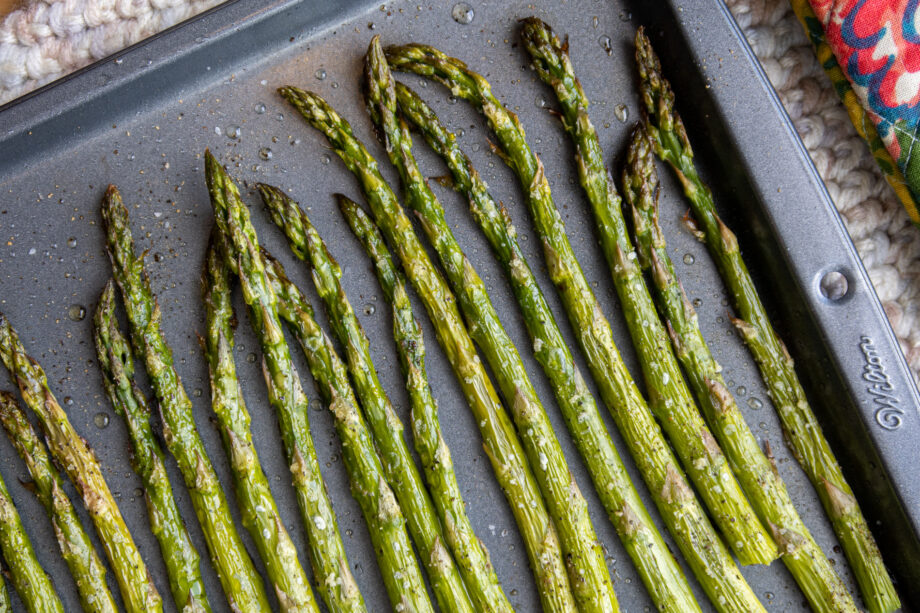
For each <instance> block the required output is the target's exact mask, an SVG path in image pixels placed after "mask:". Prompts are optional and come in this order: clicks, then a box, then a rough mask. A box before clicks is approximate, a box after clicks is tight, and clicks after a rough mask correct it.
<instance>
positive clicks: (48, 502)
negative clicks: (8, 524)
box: [0, 392, 118, 613]
mask: <svg viewBox="0 0 920 613" xmlns="http://www.w3.org/2000/svg"><path fill="white" fill-rule="evenodd" d="M0 422H2V423H3V427H4V429H5V430H6V433H7V435H8V436H9V437H10V441H11V442H12V443H13V447H15V448H16V452H17V453H18V454H19V457H21V458H22V459H23V461H24V462H25V463H26V467H27V468H28V469H29V474H30V475H31V476H32V482H31V483H30V484H29V485H30V486H31V487H30V489H31V490H32V491H33V492H34V493H35V495H36V496H37V497H38V499H39V501H40V502H41V503H42V506H44V507H45V511H46V512H47V513H48V517H49V518H50V519H51V524H52V525H53V526H54V535H55V537H56V538H57V541H58V546H59V547H60V549H61V556H62V557H63V558H64V561H65V562H66V563H67V568H68V569H70V574H71V575H72V576H73V579H74V582H75V583H76V585H77V592H78V593H79V595H80V604H81V605H82V606H83V610H84V611H86V612H87V613H90V612H93V613H105V612H111V613H116V612H117V611H118V607H117V605H116V604H115V599H114V598H112V594H111V592H109V588H108V586H107V585H106V582H105V566H103V564H102V560H100V559H99V555H98V554H97V553H96V550H95V549H94V548H93V543H92V541H90V538H89V535H88V534H87V533H86V531H85V530H84V529H83V525H82V524H81V523H80V518H79V517H77V513H76V511H75V510H74V508H73V505H72V504H71V503H70V499H69V498H67V494H66V493H65V492H64V488H63V486H62V483H61V477H60V475H59V474H58V472H57V469H55V468H54V466H52V464H51V459H50V458H49V457H48V452H47V450H46V449H45V445H44V443H42V442H41V440H40V439H39V438H38V435H37V434H36V433H35V431H34V430H33V429H32V425H31V424H30V423H29V422H28V420H27V419H26V416H25V413H23V411H22V409H20V408H19V406H18V405H17V403H16V399H15V398H14V397H13V395H12V394H10V393H9V392H0ZM0 610H2V607H0Z"/></svg>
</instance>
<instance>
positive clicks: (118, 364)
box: [93, 280, 210, 611]
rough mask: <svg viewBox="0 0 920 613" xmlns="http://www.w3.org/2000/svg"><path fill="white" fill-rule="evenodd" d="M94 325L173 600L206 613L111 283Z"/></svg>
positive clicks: (191, 548)
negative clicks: (126, 432) (120, 328)
mask: <svg viewBox="0 0 920 613" xmlns="http://www.w3.org/2000/svg"><path fill="white" fill-rule="evenodd" d="M93 324H94V326H93V333H94V338H95V341H96V356H97V357H98V358H99V366H100V368H101V369H102V377H103V385H104V387H105V391H106V393H107V394H108V396H109V399H110V400H111V402H112V406H113V407H115V411H116V412H117V413H118V414H119V415H121V416H122V417H123V418H124V419H125V421H126V422H127V424H128V435H129V436H130V437H131V444H132V445H133V447H134V457H133V465H134V471H135V472H136V473H137V474H138V476H140V478H141V481H143V483H144V491H145V498H146V501H147V513H148V515H149V516H150V527H151V529H152V530H153V535H154V536H155V537H156V538H157V541H158V542H159V544H160V553H161V554H162V555H163V560H164V561H165V562H166V574H167V577H168V578H169V589H170V591H171V592H172V595H173V600H174V601H175V603H176V607H177V608H178V609H179V610H181V611H209V610H210V605H209V604H208V599H207V595H206V594H205V589H204V582H203V581H202V579H201V570H200V567H199V564H200V562H201V558H200V557H199V555H198V551H197V550H196V549H195V545H194V544H193V543H192V539H191V537H190V536H189V534H188V531H187V530H186V529H185V522H184V521H183V520H182V515H181V514H180V513H179V508H178V507H177V506H176V501H175V498H174V496H173V491H172V485H171V484H170V482H169V476H168V475H167V474H166V465H165V464H164V463H163V451H162V450H161V449H160V445H159V443H157V441H156V438H154V434H153V430H152V428H151V427H150V409H149V407H148V406H147V399H146V398H145V397H144V394H143V392H141V391H140V389H138V387H137V385H136V384H135V383H134V361H133V360H132V358H131V349H130V348H129V346H128V342H127V340H126V339H125V337H124V336H123V335H122V333H121V330H119V327H118V320H117V319H116V316H115V283H114V282H113V281H112V280H109V282H108V283H106V285H105V289H104V290H103V291H102V296H101V297H100V298H99V305H98V306H97V307H96V313H95V316H94V318H93Z"/></svg>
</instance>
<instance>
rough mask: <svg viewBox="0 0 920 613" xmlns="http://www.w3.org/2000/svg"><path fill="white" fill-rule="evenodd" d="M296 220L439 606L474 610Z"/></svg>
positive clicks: (317, 257)
mask: <svg viewBox="0 0 920 613" xmlns="http://www.w3.org/2000/svg"><path fill="white" fill-rule="evenodd" d="M259 192H260V193H261V194H262V198H263V200H264V201H265V202H266V203H269V204H268V206H269V209H274V208H277V207H275V206H273V205H272V204H270V203H271V202H272V201H273V200H275V199H279V198H284V192H282V191H281V190H279V189H277V188H274V187H271V186H269V185H264V184H260V185H259ZM298 222H299V223H300V225H301V228H302V231H303V236H304V240H305V247H306V249H305V250H304V251H302V252H301V251H297V255H298V256H303V258H304V261H306V262H307V263H308V264H309V265H310V266H311V272H312V277H313V284H314V285H315V286H316V290H317V293H318V294H319V297H320V299H322V301H323V303H324V304H325V306H326V312H327V313H328V315H329V322H330V325H331V327H332V331H333V334H334V335H335V336H336V338H338V340H339V342H340V343H341V344H342V347H343V348H344V353H345V360H346V364H347V367H348V373H349V374H350V375H351V382H352V385H353V386H354V391H355V393H356V394H357V396H358V399H359V401H360V403H361V407H362V408H363V409H364V410H363V412H362V415H364V418H365V419H366V420H367V423H368V426H369V427H370V431H371V436H372V437H373V440H374V445H375V446H376V448H377V450H378V454H379V456H380V459H381V463H382V465H383V471H384V474H385V475H386V479H387V483H389V485H390V487H391V488H392V490H393V493H394V494H395V495H396V501H397V502H398V503H399V506H400V508H401V509H402V512H403V515H405V517H406V523H407V527H408V529H409V534H411V535H412V540H413V541H414V542H415V546H416V548H417V549H418V551H419V557H420V558H421V560H422V564H423V565H424V567H425V569H426V570H427V571H428V578H429V580H430V581H431V588H432V591H433V592H434V594H435V598H436V599H437V601H438V605H439V607H440V608H441V609H442V610H445V611H458V612H459V611H470V612H472V611H473V604H472V602H471V601H470V598H469V596H468V595H467V591H466V587H465V585H464V583H463V578H462V577H461V576H460V572H459V570H458V568H457V565H456V563H455V562H454V559H453V556H452V555H451V553H450V551H449V550H448V549H447V548H446V545H445V543H444V535H443V532H442V529H441V525H440V522H439V521H438V516H437V514H436V513H435V510H434V505H433V504H432V502H431V498H430V496H429V495H428V491H427V490H426V489H425V484H424V482H423V481H422V476H421V474H419V471H418V468H417V467H416V465H415V461H414V460H413V458H412V454H411V453H410V452H409V447H408V445H406V441H405V439H404V438H403V434H402V433H403V424H402V422H401V421H400V419H399V417H397V415H396V412H395V411H394V410H393V405H392V404H391V403H390V399H389V397H388V396H387V394H386V391H385V390H384V389H383V386H382V385H381V384H380V381H379V379H378V378H377V370H376V368H375V367H374V363H373V360H372V359H371V354H370V343H369V342H368V340H367V336H366V335H365V334H364V330H363V328H362V327H361V324H360V323H359V322H358V318H357V317H356V316H355V312H354V310H353V309H352V307H351V303H350V302H349V301H348V296H347V295H346V294H345V290H344V289H343V288H342V285H341V276H342V271H341V269H340V268H339V265H338V264H337V263H336V261H335V260H334V259H333V258H332V256H331V255H330V254H329V251H328V250H327V249H326V245H325V243H323V239H322V238H321V237H320V235H319V233H318V232H317V231H316V229H315V228H314V227H313V225H312V224H311V223H310V220H309V219H307V216H306V215H305V214H303V213H302V214H301V216H300V219H299V220H298Z"/></svg>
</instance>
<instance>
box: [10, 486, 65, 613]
mask: <svg viewBox="0 0 920 613" xmlns="http://www.w3.org/2000/svg"><path fill="white" fill-rule="evenodd" d="M0 553H2V554H3V559H4V560H6V565H7V567H8V568H9V573H8V576H9V578H10V582H12V584H13V588H15V589H16V592H17V593H18V594H19V598H20V599H21V600H22V604H24V605H25V607H26V610H27V611H29V613H50V612H51V611H57V612H59V613H64V606H63V605H62V604H61V600H60V599H59V598H58V595H57V592H56V591H54V584H52V583H51V578H50V577H49V576H48V574H47V573H45V570H44V569H43V568H42V567H41V564H39V562H38V558H37V557H35V550H34V549H33V548H32V541H31V540H30V539H29V535H28V534H26V529H25V528H23V526H22V520H20V519H19V512H18V511H17V510H16V506H15V505H14V504H13V499H12V498H10V493H9V491H8V490H7V489H6V483H4V481H3V479H2V478H0Z"/></svg>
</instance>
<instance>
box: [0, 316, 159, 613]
mask: <svg viewBox="0 0 920 613" xmlns="http://www.w3.org/2000/svg"><path fill="white" fill-rule="evenodd" d="M0 360H2V361H3V364H4V365H5V366H6V368H7V369H8V370H9V371H10V375H11V376H12V378H13V379H14V380H15V381H16V384H17V385H18V386H19V393H20V394H22V398H23V400H24V401H25V404H26V406H28V407H29V408H30V409H32V411H33V412H34V413H35V414H36V416H38V419H39V422H40V423H41V429H42V433H43V434H44V435H45V440H46V441H47V443H48V449H49V450H50V451H51V455H52V456H54V459H55V460H56V461H57V463H58V465H59V466H61V468H63V469H64V471H65V472H66V473H67V476H68V477H69V478H70V480H71V482H73V484H74V485H75V486H76V488H77V491H78V492H79V494H80V496H81V498H82V499H83V506H85V507H86V510H87V511H88V512H89V516H90V519H92V521H93V525H94V526H95V527H96V534H97V535H98V536H99V540H100V541H101V543H102V548H103V549H104V550H105V554H106V557H107V558H108V559H109V564H110V566H111V568H112V572H113V573H114V574H115V578H116V580H117V581H118V587H119V589H120V590H121V598H122V601H123V603H124V606H125V608H126V609H127V610H128V611H129V612H131V613H135V612H136V613H148V612H151V611H162V609H163V602H162V600H161V599H160V595H159V593H158V592H157V589H156V587H154V585H153V581H152V580H151V579H150V574H149V573H148V572H147V567H146V566H145V565H144V561H143V559H141V556H140V553H139V552H138V550H137V547H136V546H135V545H134V539H133V538H132V537H131V533H130V532H129V531H128V527H127V526H126V525H125V521H124V519H123V518H122V516H121V511H119V510H118V505H116V504H115V499H114V498H113V497H112V493H111V491H110V490H109V486H108V484H107V483H106V482H105V478H104V477H103V476H102V470H101V469H100V467H99V462H98V461H97V460H96V456H95V454H94V453H93V452H92V451H91V450H90V449H89V446H88V445H87V444H86V441H84V440H83V437H81V436H80V435H79V434H77V432H76V430H74V428H73V425H72V424H71V423H70V420H69V419H67V413H65V412H64V409H62V408H61V405H60V404H58V401H57V400H56V399H55V397H54V394H53V393H52V392H51V389H50V388H49V387H48V379H47V378H46V377H45V371H44V370H42V367H41V366H40V365H39V364H38V362H36V361H35V360H34V359H32V358H31V357H30V356H29V355H27V354H26V351H25V348H24V347H23V346H22V342H20V340H19V336H18V335H17V334H16V331H15V330H14V329H13V327H12V326H11V325H10V322H9V320H8V319H7V318H6V316H4V315H3V314H0Z"/></svg>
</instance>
